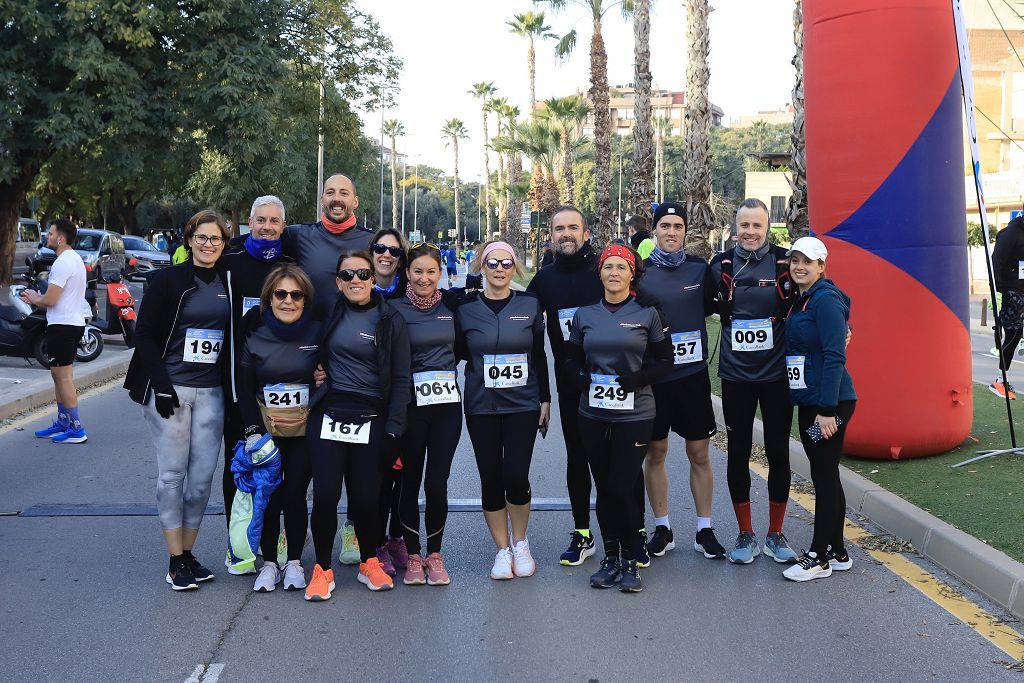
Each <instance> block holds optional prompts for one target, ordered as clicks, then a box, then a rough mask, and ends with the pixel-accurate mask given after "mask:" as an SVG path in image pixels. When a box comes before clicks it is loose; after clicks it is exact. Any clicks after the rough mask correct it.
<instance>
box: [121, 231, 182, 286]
mask: <svg viewBox="0 0 1024 683" xmlns="http://www.w3.org/2000/svg"><path fill="white" fill-rule="evenodd" d="M121 239H122V241H123V242H124V250H125V253H126V254H127V255H128V258H129V259H135V261H136V263H135V268H134V269H131V270H130V272H129V274H128V278H129V279H139V280H144V279H146V277H148V276H149V274H150V273H152V272H153V271H154V270H158V269H160V268H166V267H167V266H169V265H171V257H170V256H169V255H168V254H167V252H163V251H160V250H159V249H157V248H156V247H154V246H153V245H152V244H150V243H149V242H147V241H146V240H144V239H142V238H141V237H139V236H138V235H125V236H124V237H122V238H121Z"/></svg>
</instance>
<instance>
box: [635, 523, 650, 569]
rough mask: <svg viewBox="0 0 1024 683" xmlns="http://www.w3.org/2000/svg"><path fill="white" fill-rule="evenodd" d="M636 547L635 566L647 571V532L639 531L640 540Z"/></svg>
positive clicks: (644, 530) (648, 559)
mask: <svg viewBox="0 0 1024 683" xmlns="http://www.w3.org/2000/svg"><path fill="white" fill-rule="evenodd" d="M638 546H639V547H637V548H636V550H635V551H634V552H635V553H636V564H637V566H638V567H640V568H641V569H647V568H648V567H650V566H651V554H650V553H649V552H647V530H646V529H641V530H640V540H639V541H638Z"/></svg>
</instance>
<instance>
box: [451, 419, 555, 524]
mask: <svg viewBox="0 0 1024 683" xmlns="http://www.w3.org/2000/svg"><path fill="white" fill-rule="evenodd" d="M539 419H540V411H539V410H530V411H527V412H524V413H505V414H502V415H467V416H466V428H467V429H469V438H470V440H471V441H472V442H473V451H474V453H475V455H476V466H477V469H478V470H480V497H481V499H482V502H483V508H484V512H497V511H498V510H502V509H504V508H505V503H506V501H507V502H508V503H510V504H512V505H529V503H530V461H531V460H532V459H533V443H534V441H536V439H537V421H538V420H539Z"/></svg>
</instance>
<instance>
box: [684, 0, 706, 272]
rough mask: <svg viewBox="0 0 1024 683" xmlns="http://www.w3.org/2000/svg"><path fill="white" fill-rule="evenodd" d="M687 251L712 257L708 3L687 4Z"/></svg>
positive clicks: (699, 0) (697, 0)
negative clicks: (710, 237)
mask: <svg viewBox="0 0 1024 683" xmlns="http://www.w3.org/2000/svg"><path fill="white" fill-rule="evenodd" d="M686 24H687V29H686V32H687V42H688V44H689V50H688V59H687V63H686V163H685V164H684V167H683V178H684V181H683V184H684V187H685V192H686V204H687V210H686V219H687V221H686V251H687V253H690V254H694V255H696V256H700V257H702V258H705V259H707V258H710V257H711V245H710V244H709V243H708V234H709V233H710V231H711V230H712V229H713V228H714V217H713V215H712V212H711V103H710V102H709V101H708V82H709V81H710V69H709V68H708V54H709V52H710V41H709V40H708V0H688V1H687V3H686Z"/></svg>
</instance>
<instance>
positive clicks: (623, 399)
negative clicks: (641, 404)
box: [590, 375, 633, 410]
mask: <svg viewBox="0 0 1024 683" xmlns="http://www.w3.org/2000/svg"><path fill="white" fill-rule="evenodd" d="M617 379H618V375H591V376H590V407H591V408H604V409H605V410H633V392H632V391H626V390H625V389H623V388H622V387H620V386H619V383H618V381H616V380H617Z"/></svg>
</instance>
